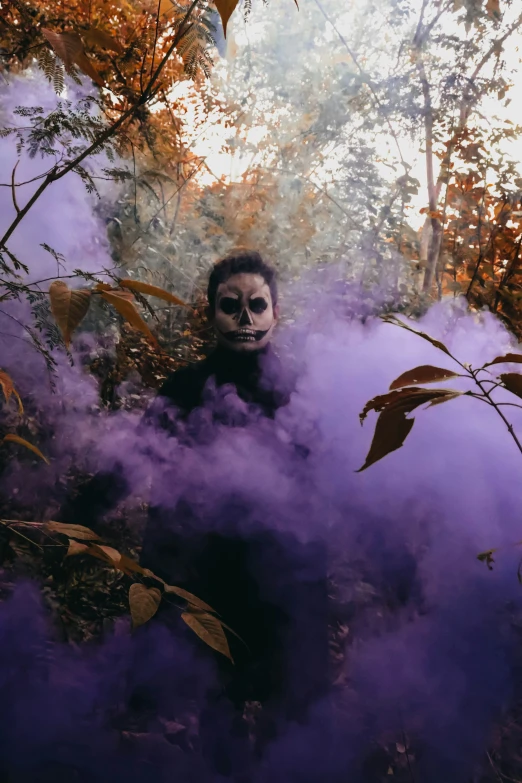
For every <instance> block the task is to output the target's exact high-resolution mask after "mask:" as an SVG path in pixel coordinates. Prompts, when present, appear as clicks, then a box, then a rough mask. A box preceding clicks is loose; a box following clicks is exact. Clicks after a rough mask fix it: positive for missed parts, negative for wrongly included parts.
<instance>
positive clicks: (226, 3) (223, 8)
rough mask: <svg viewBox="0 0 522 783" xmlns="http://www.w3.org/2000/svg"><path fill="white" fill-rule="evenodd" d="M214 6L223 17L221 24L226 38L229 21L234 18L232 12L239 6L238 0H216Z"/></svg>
mask: <svg viewBox="0 0 522 783" xmlns="http://www.w3.org/2000/svg"><path fill="white" fill-rule="evenodd" d="M214 4H215V6H216V8H217V10H218V13H219V15H220V17H221V22H222V24H223V35H224V36H225V38H226V37H227V24H228V20H229V19H230V17H231V16H232V12H233V11H234V8H235V7H236V5H237V0H214Z"/></svg>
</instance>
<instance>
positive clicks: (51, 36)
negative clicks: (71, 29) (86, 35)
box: [42, 27, 83, 68]
mask: <svg viewBox="0 0 522 783" xmlns="http://www.w3.org/2000/svg"><path fill="white" fill-rule="evenodd" d="M42 33H43V34H44V36H45V37H46V38H47V40H48V41H49V43H50V44H51V46H52V48H53V49H54V51H55V52H56V54H57V55H58V57H59V58H60V60H62V61H63V64H64V65H65V67H66V68H70V67H71V66H72V65H73V64H74V63H76V58H77V57H78V55H79V54H80V52H82V51H83V43H82V39H81V38H80V36H79V35H78V34H77V33H55V32H53V31H52V30H48V29H47V28H45V27H42Z"/></svg>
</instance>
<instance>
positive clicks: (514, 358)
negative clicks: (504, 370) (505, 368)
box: [484, 353, 522, 367]
mask: <svg viewBox="0 0 522 783" xmlns="http://www.w3.org/2000/svg"><path fill="white" fill-rule="evenodd" d="M515 363H516V364H522V353H506V355H505V356H497V357H496V358H495V359H493V361H492V362H488V363H487V364H485V365H484V367H491V365H492V364H515Z"/></svg>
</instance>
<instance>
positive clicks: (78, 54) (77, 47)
mask: <svg viewBox="0 0 522 783" xmlns="http://www.w3.org/2000/svg"><path fill="white" fill-rule="evenodd" d="M42 33H43V34H44V36H45V37H46V38H47V40H48V41H49V43H50V44H51V46H52V48H53V49H54V51H55V52H56V54H57V55H58V57H59V58H60V60H62V61H63V64H64V65H65V67H66V69H67V70H69V69H70V68H71V67H72V66H73V65H77V66H78V68H79V69H80V70H81V71H83V73H85V74H86V75H87V76H90V78H91V79H92V80H93V81H94V82H96V84H99V85H100V87H103V85H104V82H103V79H102V78H101V76H100V74H99V73H98V71H97V70H96V69H95V67H94V66H93V64H92V63H91V61H90V60H89V58H88V57H87V55H86V54H85V49H84V48H83V41H82V39H81V38H80V36H79V35H78V34H77V33H67V32H66V33H55V32H53V31H52V30H48V29H47V28H45V27H42Z"/></svg>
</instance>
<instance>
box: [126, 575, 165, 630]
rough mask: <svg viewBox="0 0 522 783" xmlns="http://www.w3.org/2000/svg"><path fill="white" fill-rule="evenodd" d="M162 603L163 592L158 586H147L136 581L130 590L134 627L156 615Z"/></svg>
mask: <svg viewBox="0 0 522 783" xmlns="http://www.w3.org/2000/svg"><path fill="white" fill-rule="evenodd" d="M160 603H161V592H160V591H159V590H158V588H157V587H145V585H142V584H140V583H139V582H135V583H134V584H133V585H131V586H130V590H129V606H130V613H131V617H132V624H133V626H134V628H137V627H138V626H140V625H143V624H144V623H146V622H148V621H149V620H150V619H151V617H154V615H155V614H156V612H157V611H158V607H159V605H160Z"/></svg>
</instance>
